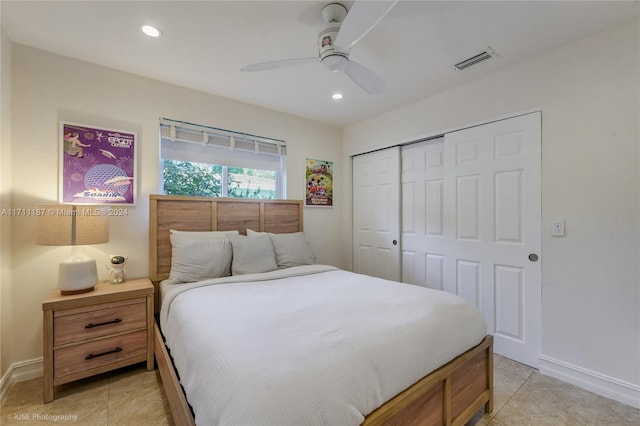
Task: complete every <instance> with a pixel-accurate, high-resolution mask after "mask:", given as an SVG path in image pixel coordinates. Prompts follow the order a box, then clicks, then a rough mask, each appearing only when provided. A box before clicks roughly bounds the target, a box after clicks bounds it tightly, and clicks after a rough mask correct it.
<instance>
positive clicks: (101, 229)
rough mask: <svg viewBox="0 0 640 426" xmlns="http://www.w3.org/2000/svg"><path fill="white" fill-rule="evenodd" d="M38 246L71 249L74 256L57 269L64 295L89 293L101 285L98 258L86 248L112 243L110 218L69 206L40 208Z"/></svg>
mask: <svg viewBox="0 0 640 426" xmlns="http://www.w3.org/2000/svg"><path fill="white" fill-rule="evenodd" d="M39 207H40V208H41V209H42V211H43V212H44V214H43V215H42V216H38V229H37V243H38V244H39V245H44V246H71V253H70V254H69V257H67V258H66V259H65V260H64V261H63V262H62V263H60V268H59V270H58V288H59V289H60V293H61V294H62V295H69V294H79V293H86V292H89V291H92V290H93V287H94V286H95V285H96V284H97V283H98V268H97V267H96V261H95V259H92V258H91V257H90V256H89V255H88V254H87V253H85V250H84V246H85V245H89V244H102V243H106V242H108V241H109V217H108V216H107V215H103V214H101V210H100V209H99V208H88V207H79V206H76V205H70V204H61V205H46V206H39Z"/></svg>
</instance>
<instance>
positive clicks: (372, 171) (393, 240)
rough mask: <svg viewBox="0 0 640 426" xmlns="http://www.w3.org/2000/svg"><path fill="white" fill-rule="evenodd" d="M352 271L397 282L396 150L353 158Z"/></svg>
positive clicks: (398, 236)
mask: <svg viewBox="0 0 640 426" xmlns="http://www.w3.org/2000/svg"><path fill="white" fill-rule="evenodd" d="M353 270H354V272H358V273H361V274H367V275H371V276H374V277H380V278H385V279H389V280H395V281H400V280H401V275H400V147H393V148H388V149H384V150H381V151H376V152H371V153H368V154H363V155H358V156H355V157H353Z"/></svg>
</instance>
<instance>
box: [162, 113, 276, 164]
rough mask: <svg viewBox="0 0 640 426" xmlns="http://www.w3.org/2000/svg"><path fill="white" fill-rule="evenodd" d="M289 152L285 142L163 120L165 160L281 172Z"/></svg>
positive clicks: (163, 152)
mask: <svg viewBox="0 0 640 426" xmlns="http://www.w3.org/2000/svg"><path fill="white" fill-rule="evenodd" d="M286 153H287V144H286V143H285V142H284V141H282V140H278V139H272V138H266V137H263V136H256V135H251V134H247V133H240V132H234V131H231V130H225V129H218V128H215V127H208V126H203V125H199V124H193V123H187V122H184V121H177V120H170V119H167V118H161V119H160V156H161V158H162V159H166V160H175V161H190V162H197V163H209V164H218V165H223V166H229V167H246V168H252V169H261V170H276V171H278V172H281V171H282V167H283V164H284V158H285V156H286Z"/></svg>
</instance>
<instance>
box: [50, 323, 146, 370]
mask: <svg viewBox="0 0 640 426" xmlns="http://www.w3.org/2000/svg"><path fill="white" fill-rule="evenodd" d="M146 355H147V331H146V330H143V331H138V332H135V333H129V334H123V335H121V336H117V337H109V338H105V339H101V340H96V341H93V342H90V343H85V344H81V345H75V346H69V347H67V348H63V349H58V350H56V351H54V354H53V365H54V377H55V378H56V379H57V378H60V377H64V376H68V375H70V374H74V373H78V372H80V371H86V370H91V369H93V368H98V367H101V366H103V365H107V364H112V363H115V362H119V361H123V360H126V359H129V358H134V357H139V356H141V357H143V358H144V357H146Z"/></svg>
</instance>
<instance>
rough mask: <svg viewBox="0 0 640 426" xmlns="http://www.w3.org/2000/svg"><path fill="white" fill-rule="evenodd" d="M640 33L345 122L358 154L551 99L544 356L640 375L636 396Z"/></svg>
mask: <svg viewBox="0 0 640 426" xmlns="http://www.w3.org/2000/svg"><path fill="white" fill-rule="evenodd" d="M639 39H640V38H639V24H638V21H632V22H630V23H627V24H625V25H622V26H619V27H617V28H614V29H611V30H609V31H607V32H604V33H601V34H597V35H594V36H591V37H589V38H586V39H583V40H581V41H578V42H575V43H572V44H570V45H567V46H564V47H562V48H559V49H556V50H553V51H549V52H547V53H545V54H543V55H541V56H538V57H535V58H532V59H529V60H527V61H525V62H522V63H519V64H517V65H515V66H512V67H509V68H507V69H505V70H503V71H500V72H497V73H495V74H492V75H490V76H487V77H485V78H482V79H480V80H477V81H473V82H471V83H468V84H465V85H462V86H459V87H456V88H454V89H451V90H448V91H445V92H442V93H440V94H437V95H435V96H432V97H430V98H427V99H424V100H422V101H419V102H417V103H414V104H411V105H407V106H405V107H403V108H399V109H397V110H394V111H391V112H388V113H386V114H382V115H380V116H378V117H375V118H372V119H369V120H365V121H362V122H359V123H356V124H354V125H352V126H349V127H347V128H346V129H344V132H343V138H344V150H345V152H346V153H347V154H354V153H361V152H365V151H369V150H372V149H374V148H379V147H383V146H388V145H392V144H395V143H397V142H399V141H406V140H412V139H416V138H417V137H419V136H421V135H433V134H437V133H442V132H443V131H444V130H448V129H455V128H457V127H462V126H465V125H466V124H468V123H475V122H479V121H482V120H486V119H490V118H493V117H499V116H504V115H508V114H511V113H514V112H518V111H523V110H529V109H533V108H540V109H541V110H542V123H543V124H542V230H543V231H542V232H543V234H542V256H541V260H542V275H543V282H542V285H543V290H542V292H543V293H542V318H543V319H542V354H543V355H544V356H546V357H547V358H548V360H551V361H553V362H557V361H559V362H561V363H568V365H569V366H570V368H571V369H573V368H574V367H577V369H575V372H576V373H577V371H578V370H579V369H585V370H587V371H588V372H589V373H595V375H598V374H601V375H604V376H605V378H606V379H607V380H608V379H612V382H613V381H616V380H617V381H620V383H621V385H624V384H625V383H626V384H631V387H630V389H635V390H632V391H631V392H632V393H633V392H635V393H636V395H637V394H638V392H639V391H640V387H639V385H640V362H638V360H640V274H639V272H640V271H639V269H638V263H639V259H640V230H639V225H640V212H639V193H640V176H639V169H640V162H639V149H638V148H639V139H638V137H639V135H638V122H639V120H638V117H639V95H640V86H639V81H638V80H639V75H640V69H639ZM344 164H345V171H344V174H345V176H350V168H349V167H350V165H349V162H348V161H345V163H344ZM345 197H346V198H347V199H348V198H349V197H350V195H349V194H347V195H345ZM343 214H344V217H345V221H346V219H347V218H348V217H350V212H348V211H344V212H343ZM552 218H563V219H565V220H566V232H567V234H566V237H565V238H552V237H551V235H550V231H551V220H552ZM345 223H347V222H345ZM347 233H348V234H349V235H350V231H349V232H347ZM557 365H558V366H559V365H560V364H557ZM594 377H595V376H594Z"/></svg>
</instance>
